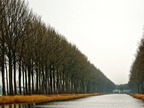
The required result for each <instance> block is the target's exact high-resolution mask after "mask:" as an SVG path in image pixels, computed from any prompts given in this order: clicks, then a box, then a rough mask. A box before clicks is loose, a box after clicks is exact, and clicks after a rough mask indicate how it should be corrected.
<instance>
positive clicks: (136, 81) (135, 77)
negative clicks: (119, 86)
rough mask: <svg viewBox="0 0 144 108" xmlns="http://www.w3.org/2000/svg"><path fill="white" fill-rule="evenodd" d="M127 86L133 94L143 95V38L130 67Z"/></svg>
mask: <svg viewBox="0 0 144 108" xmlns="http://www.w3.org/2000/svg"><path fill="white" fill-rule="evenodd" d="M129 85H130V86H131V88H132V90H133V92H137V93H144V37H143V38H142V39H141V42H140V44H139V47H138V50H137V54H136V58H135V60H134V62H133V64H132V66H131V71H130V80H129Z"/></svg>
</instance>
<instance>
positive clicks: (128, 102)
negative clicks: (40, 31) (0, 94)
mask: <svg viewBox="0 0 144 108" xmlns="http://www.w3.org/2000/svg"><path fill="white" fill-rule="evenodd" d="M0 108H144V102H143V101H142V100H138V99H135V98H133V97H131V96H129V95H126V94H109V95H101V96H91V97H86V98H81V99H73V100H69V101H57V102H47V103H41V104H37V105H11V106H3V107H1V106H0Z"/></svg>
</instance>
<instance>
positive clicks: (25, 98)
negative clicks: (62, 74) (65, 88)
mask: <svg viewBox="0 0 144 108" xmlns="http://www.w3.org/2000/svg"><path fill="white" fill-rule="evenodd" d="M97 95H102V94H101V93H96V94H55V95H15V96H1V97H0V104H14V103H40V102H49V101H58V100H69V99H75V98H82V97H87V96H97Z"/></svg>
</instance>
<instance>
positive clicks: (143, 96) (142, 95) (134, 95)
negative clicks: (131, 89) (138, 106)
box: [129, 94, 144, 100]
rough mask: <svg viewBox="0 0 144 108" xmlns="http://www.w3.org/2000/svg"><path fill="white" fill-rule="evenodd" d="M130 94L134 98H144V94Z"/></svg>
mask: <svg viewBox="0 0 144 108" xmlns="http://www.w3.org/2000/svg"><path fill="white" fill-rule="evenodd" d="M129 95H130V96H132V97H134V98H137V99H141V100H144V94H129Z"/></svg>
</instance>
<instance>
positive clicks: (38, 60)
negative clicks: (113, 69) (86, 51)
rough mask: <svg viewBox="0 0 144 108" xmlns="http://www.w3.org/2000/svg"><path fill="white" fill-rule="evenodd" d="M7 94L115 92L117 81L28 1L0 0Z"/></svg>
mask: <svg viewBox="0 0 144 108" xmlns="http://www.w3.org/2000/svg"><path fill="white" fill-rule="evenodd" d="M0 72H1V77H0V78H1V79H0V80H1V81H2V91H3V95H7V94H9V95H15V94H57V93H93V92H111V91H112V89H113V88H114V86H115V85H114V83H113V82H111V81H110V80H109V79H108V78H107V77H106V76H105V75H104V74H103V73H102V72H101V71H100V70H99V69H97V68H96V67H95V66H94V65H93V64H91V63H90V62H89V61H88V60H87V57H86V56H85V55H83V54H82V53H81V52H80V51H79V50H78V49H77V47H76V46H75V45H72V44H70V43H68V41H67V40H66V39H65V38H64V37H63V36H62V35H60V34H58V33H57V32H55V30H54V29H53V28H52V27H50V26H47V25H45V23H43V22H42V21H41V18H40V17H39V16H37V15H36V14H34V13H33V12H32V11H31V10H29V9H28V7H27V4H26V3H25V2H24V0H23V1H22V0H0Z"/></svg>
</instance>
